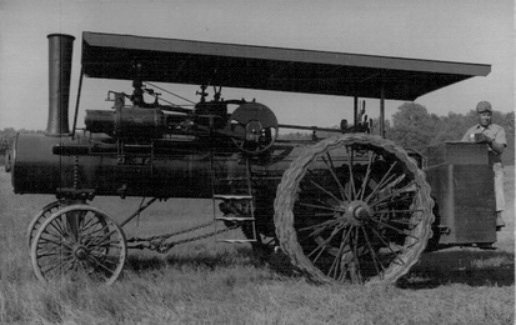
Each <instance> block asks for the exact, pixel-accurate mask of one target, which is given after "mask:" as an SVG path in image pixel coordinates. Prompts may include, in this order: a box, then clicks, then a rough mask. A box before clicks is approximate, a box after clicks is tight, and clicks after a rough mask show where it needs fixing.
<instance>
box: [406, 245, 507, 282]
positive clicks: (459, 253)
mask: <svg viewBox="0 0 516 325" xmlns="http://www.w3.org/2000/svg"><path fill="white" fill-rule="evenodd" d="M453 283H458V284H466V285H469V286H473V287H478V286H513V285H514V254H513V253H508V252H504V251H480V250H474V249H457V248H455V249H450V250H445V251H438V252H432V253H427V254H423V255H422V257H421V260H420V263H419V264H417V265H416V266H415V267H413V268H412V269H411V271H410V272H409V273H408V274H407V275H406V276H404V277H403V278H401V279H400V280H399V281H398V284H397V285H398V287H400V288H404V289H430V288H435V287H438V286H441V285H449V284H453Z"/></svg>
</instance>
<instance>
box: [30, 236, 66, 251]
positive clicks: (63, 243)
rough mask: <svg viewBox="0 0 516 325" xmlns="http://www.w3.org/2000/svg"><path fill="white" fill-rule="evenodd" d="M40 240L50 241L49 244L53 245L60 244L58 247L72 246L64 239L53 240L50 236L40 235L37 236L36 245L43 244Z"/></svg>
mask: <svg viewBox="0 0 516 325" xmlns="http://www.w3.org/2000/svg"><path fill="white" fill-rule="evenodd" d="M42 241H43V242H47V243H51V244H54V245H56V246H60V247H61V246H64V247H66V248H68V249H71V248H72V246H71V245H70V244H69V243H67V242H66V241H64V240H61V241H55V240H52V239H50V238H44V237H43V236H41V237H40V238H39V241H38V245H41V244H44V243H41V242H42Z"/></svg>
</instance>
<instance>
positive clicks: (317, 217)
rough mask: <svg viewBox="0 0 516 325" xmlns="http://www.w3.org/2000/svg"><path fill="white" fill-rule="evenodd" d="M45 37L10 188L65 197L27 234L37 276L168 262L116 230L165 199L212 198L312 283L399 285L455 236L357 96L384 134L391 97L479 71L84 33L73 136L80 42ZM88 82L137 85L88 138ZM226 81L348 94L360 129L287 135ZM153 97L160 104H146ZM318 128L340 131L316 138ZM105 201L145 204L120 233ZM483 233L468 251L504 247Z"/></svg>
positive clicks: (414, 167) (163, 247)
mask: <svg viewBox="0 0 516 325" xmlns="http://www.w3.org/2000/svg"><path fill="white" fill-rule="evenodd" d="M48 38H49V44H50V52H49V55H50V61H49V62H50V79H49V80H50V107H49V120H48V126H47V130H46V134H45V135H28V134H20V135H18V137H17V139H16V143H15V147H14V149H13V151H12V153H11V154H10V157H9V161H8V165H7V168H8V169H9V170H10V171H11V173H12V184H13V187H14V191H15V192H16V193H20V194H23V193H44V194H55V195H56V197H57V200H56V201H55V202H52V203H50V204H48V205H47V206H46V207H44V208H43V209H42V211H41V212H40V213H39V214H38V215H37V216H35V218H34V220H33V222H32V223H31V225H30V227H29V235H28V236H29V239H28V242H29V246H30V251H31V259H32V264H33V267H34V270H35V273H36V275H37V277H38V278H39V279H42V280H45V279H52V278H56V277H63V276H76V275H77V274H86V275H88V276H90V277H92V278H99V279H101V280H103V281H106V282H107V283H112V282H113V281H114V280H116V278H117V277H118V276H119V274H120V273H121V270H122V268H123V265H124V261H125V258H126V255H127V249H128V248H134V247H147V248H151V249H155V250H157V251H160V252H166V251H168V250H169V249H170V248H172V245H170V244H169V243H167V242H166V239H167V238H166V237H160V236H155V237H153V241H152V242H150V241H145V239H126V238H125V234H124V232H123V230H122V228H123V226H124V225H126V224H127V223H128V222H129V221H130V220H132V219H133V218H134V217H135V216H136V215H138V214H139V213H140V212H141V211H143V210H144V209H145V208H146V207H148V206H149V205H150V204H151V203H153V202H154V201H155V200H158V199H167V198H180V197H183V198H211V199H213V200H214V201H218V203H219V204H218V206H219V209H220V211H221V212H222V214H223V216H222V217H217V218H216V219H217V220H215V221H214V222H221V223H224V224H225V226H226V227H227V229H234V228H236V227H239V228H241V229H242V231H243V233H244V234H245V235H246V237H247V241H249V242H250V243H251V245H253V247H254V248H255V249H256V250H258V251H260V252H262V253H264V254H265V255H268V254H275V253H277V252H278V251H282V252H283V253H284V254H286V256H287V257H288V258H289V259H290V261H291V263H292V264H293V266H294V267H296V268H297V269H298V270H300V271H301V272H303V273H304V274H306V275H307V276H308V277H309V278H311V279H312V280H314V281H317V282H344V281H353V282H358V283H377V282H385V283H391V282H394V281H396V280H397V279H398V278H399V277H400V276H402V275H403V274H405V273H406V272H408V270H409V269H410V267H411V266H412V265H413V264H414V263H416V262H417V260H418V257H419V255H420V254H421V253H422V252H423V250H425V248H426V246H427V241H428V240H429V238H432V240H433V242H432V243H433V247H434V248H436V247H438V244H439V239H440V238H442V236H443V234H444V235H446V232H448V233H450V232H451V233H454V234H455V231H456V229H455V228H454V227H453V226H449V225H446V224H444V225H443V224H441V223H439V222H434V212H435V214H436V215H438V216H439V215H440V214H439V213H438V212H439V210H438V208H436V207H434V201H433V199H432V197H431V193H430V191H431V190H430V186H429V185H428V184H427V181H426V180H425V174H424V173H423V171H422V170H421V168H422V167H423V161H424V160H423V159H422V157H421V156H420V155H418V154H416V153H411V154H408V153H407V152H406V151H405V150H404V149H402V148H400V147H398V146H396V145H395V144H393V143H392V142H390V141H388V140H386V139H384V138H383V137H381V136H374V135H371V134H369V131H370V127H371V122H370V120H369V121H368V120H367V117H365V118H364V119H363V118H362V117H363V115H364V111H360V110H359V109H358V100H357V98H358V96H361V97H373V98H379V99H380V103H381V114H380V115H381V121H380V133H381V134H383V109H384V100H385V99H400V100H413V99H414V98H416V97H418V96H420V95H422V94H424V93H427V92H429V91H432V90H435V89H438V88H440V87H444V86H446V85H448V84H451V83H453V82H457V81H460V80H463V79H466V78H469V77H472V76H474V75H485V74H487V73H488V72H489V68H488V67H486V66H477V65H471V64H459V63H457V64H453V63H442V62H430V61H421V60H408V59H397V58H386V57H371V56H359V55H351V54H344V53H330V52H316V51H299V50H290V49H282V48H265V47H254V46H241V45H232V44H220V43H206V42H193V41H182V40H168V39H159V38H145V37H136V36H128V35H110V34H99V33H89V32H85V33H83V43H82V70H81V76H80V81H79V90H78V95H77V105H76V111H75V117H74V123H73V128H72V130H70V129H69V127H68V102H69V88H70V75H71V57H72V49H73V40H74V38H73V37H72V36H68V35H61V34H52V35H49V37H48ZM84 76H87V77H91V78H106V79H121V80H131V81H132V86H133V92H132V93H131V94H125V93H123V92H114V91H110V92H109V93H108V96H109V99H110V100H112V101H114V106H113V108H112V109H111V110H86V114H85V120H84V124H85V127H84V128H83V129H79V128H77V127H76V122H77V116H78V106H79V102H80V94H81V87H82V82H83V77H84ZM151 81H157V82H172V83H184V84H197V85H202V86H201V91H200V92H199V93H198V94H199V95H200V100H199V101H198V102H197V103H195V105H194V106H193V108H185V107H182V106H177V105H174V104H171V103H166V102H164V101H163V100H162V99H161V97H160V94H158V93H157V92H156V88H157V86H155V87H150V85H151V84H150V83H149V82H151ZM415 81H417V82H418V83H417V85H416V84H415ZM207 85H216V86H209V87H208V86H207ZM223 86H225V87H226V86H227V87H243V88H254V89H264V90H279V91H290V92H293V91H294V92H306V93H316V94H330V95H344V96H354V98H355V107H354V110H355V121H354V123H353V125H351V126H348V125H347V122H346V121H343V122H342V123H341V129H340V130H334V129H324V128H317V127H306V126H294V125H282V124H279V123H278V121H277V119H276V116H275V114H274V113H273V111H272V110H271V109H270V108H268V107H267V106H265V105H263V104H260V103H258V102H256V101H254V100H253V101H246V100H244V99H238V100H224V99H223V98H222V97H221V90H222V87H223ZM211 87H212V88H211ZM211 89H213V97H212V98H211V99H210V98H209V94H208V91H210V90H211ZM144 95H145V96H149V95H150V96H154V99H155V100H154V101H153V102H146V101H145V99H144ZM126 101H127V102H129V103H130V104H129V105H126ZM230 108H233V109H230ZM280 128H292V129H302V130H311V131H312V132H313V137H312V140H310V141H305V142H304V143H300V142H299V141H280V140H278V139H277V137H278V130H279V129H280ZM318 132H319V133H320V132H325V133H326V134H328V133H331V132H333V133H335V136H332V137H328V138H326V139H322V138H319V137H318V136H317V133H318ZM439 166H440V165H439ZM436 170H438V173H442V170H443V169H442V168H440V169H439V168H437V169H436ZM444 170H448V169H446V168H445V169H444ZM452 174H453V173H452ZM436 186H440V185H436ZM440 188H443V191H445V190H446V187H443V186H441V187H440ZM443 191H441V194H442V193H443ZM487 194H488V195H489V193H487ZM491 194H492V193H491ZM99 195H100V196H119V197H121V198H125V197H126V196H140V197H148V198H151V199H150V200H149V201H147V202H146V203H145V204H143V205H142V206H141V207H140V208H139V209H138V210H137V211H136V212H135V213H134V214H132V215H131V216H129V217H128V218H127V219H126V220H125V221H123V222H122V223H120V224H118V223H116V222H115V221H114V220H113V219H112V218H111V217H110V216H109V215H108V214H106V213H105V212H103V211H101V210H99V209H97V208H95V207H93V206H92V205H90V204H88V201H91V200H93V198H94V197H95V196H99ZM452 204H453V202H452ZM448 208H449V207H448ZM439 218H440V217H439ZM440 220H441V219H439V221H440ZM490 222H491V219H486V221H485V223H489V224H490ZM477 223H478V226H480V227H482V226H484V223H483V221H479V222H477ZM432 230H433V232H432ZM221 231H224V230H221ZM432 233H434V235H432ZM493 233H494V225H493ZM485 238H487V237H485V236H480V238H474V239H473V240H472V239H466V240H463V242H461V243H460V244H465V245H468V244H477V243H483V244H489V243H492V242H493V241H494V240H493V238H492V236H491V237H489V238H487V239H485ZM447 244H453V243H451V242H449V241H448V242H447ZM131 245H132V246H131Z"/></svg>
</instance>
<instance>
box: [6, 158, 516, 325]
mask: <svg viewBox="0 0 516 325" xmlns="http://www.w3.org/2000/svg"><path fill="white" fill-rule="evenodd" d="M506 171H507V173H506V174H507V181H506V184H505V185H506V197H507V206H508V210H507V212H506V215H505V219H506V223H507V224H508V225H507V227H506V228H505V229H504V230H503V231H502V232H500V233H498V242H497V243H496V245H495V246H496V247H497V248H498V249H497V250H495V251H480V250H476V249H466V248H464V249H461V248H453V249H448V250H444V251H438V252H433V253H428V254H425V255H423V257H422V259H421V262H420V263H419V264H418V265H417V266H416V267H414V268H413V269H412V270H411V272H410V273H409V274H407V275H406V276H405V277H404V278H402V279H401V280H400V281H399V283H398V284H397V285H396V286H391V287H387V288H380V287H372V288H366V287H361V286H358V285H343V286H337V287H327V286H316V285H313V284H310V283H307V282H306V281H305V279H304V278H302V277H298V276H287V275H284V274H281V273H278V272H275V271H273V270H271V269H270V267H268V266H266V265H263V264H261V263H259V262H258V261H257V259H256V258H254V256H253V254H252V251H251V249H250V248H249V247H248V246H245V245H240V246H237V245H228V244H219V243H217V244H216V243H215V242H214V240H213V238H210V239H205V240H202V241H198V242H193V243H189V244H186V245H184V246H179V247H177V248H173V249H172V250H171V251H170V253H169V254H168V255H165V256H161V255H157V254H153V253H144V252H139V251H131V252H130V256H129V261H128V262H127V264H126V266H125V269H124V272H123V276H122V277H121V278H120V279H119V280H117V282H115V283H114V284H113V285H111V286H104V285H99V284H96V283H91V282H88V281H87V280H86V279H84V280H80V281H77V282H73V283H72V282H59V283H56V282H54V283H47V284H43V283H40V282H38V281H37V280H36V278H35V276H34V274H33V271H32V268H31V264H30V258H29V255H28V248H27V244H26V231H27V229H26V228H27V226H28V225H29V223H30V221H31V219H32V217H33V216H34V215H35V214H36V213H37V212H38V211H39V210H40V209H41V207H43V206H44V205H45V204H47V203H48V202H50V201H53V200H54V198H53V197H51V196H44V195H14V194H13V193H12V189H11V185H10V175H9V174H6V173H5V172H3V170H2V171H1V172H0V247H1V250H0V324H88V325H89V324H513V323H514V302H515V299H514V233H513V231H514V167H513V166H509V167H508V168H507V169H506ZM139 203H140V201H139V200H136V199H126V200H120V199H119V198H97V199H95V201H94V202H92V204H93V205H95V206H97V207H99V208H101V209H102V210H104V211H106V212H107V213H109V214H110V215H112V216H113V217H114V218H115V219H117V220H122V219H123V217H124V216H127V215H129V214H130V213H131V212H132V211H133V210H134V209H135V208H136V207H137V206H138V204H139ZM211 213H212V205H211V201H209V200H206V201H199V200H197V201H196V200H169V201H167V202H164V203H156V205H155V206H152V207H151V208H150V209H149V210H148V211H147V212H146V213H145V216H143V217H142V218H141V219H140V220H139V222H136V221H134V222H131V223H130V224H129V225H128V226H126V227H125V228H124V230H125V231H126V233H127V234H128V236H129V237H130V236H131V235H132V234H139V235H146V234H151V235H152V234H161V233H166V232H172V231H175V230H178V229H181V228H182V227H188V226H191V225H193V224H195V223H201V222H204V221H208V220H210V219H211Z"/></svg>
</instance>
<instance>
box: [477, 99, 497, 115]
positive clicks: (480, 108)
mask: <svg viewBox="0 0 516 325" xmlns="http://www.w3.org/2000/svg"><path fill="white" fill-rule="evenodd" d="M486 111H487V112H492V111H493V109H492V108H491V103H489V102H488V101H485V100H483V101H481V102H478V104H477V113H482V112H486Z"/></svg>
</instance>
